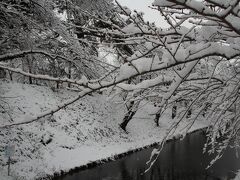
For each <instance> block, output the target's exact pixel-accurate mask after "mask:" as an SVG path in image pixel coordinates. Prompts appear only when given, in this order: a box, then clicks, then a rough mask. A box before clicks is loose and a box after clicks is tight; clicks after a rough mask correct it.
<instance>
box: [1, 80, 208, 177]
mask: <svg viewBox="0 0 240 180" xmlns="http://www.w3.org/2000/svg"><path fill="white" fill-rule="evenodd" d="M0 94H1V95H0V96H1V98H0V101H1V103H0V104H1V106H2V107H0V110H1V111H0V125H3V124H6V123H9V119H12V120H14V121H23V120H24V118H25V117H27V116H29V115H37V114H38V113H41V112H43V111H44V110H46V109H48V108H51V106H56V105H57V104H58V103H60V102H62V101H64V100H67V99H69V98H71V97H74V96H76V94H77V92H72V91H67V90H59V91H57V92H53V91H52V89H50V88H48V87H44V86H36V85H27V84H19V83H14V82H8V81H0ZM116 101H117V100H108V97H106V96H105V95H99V94H92V96H86V97H84V98H83V99H81V100H79V101H78V102H76V103H74V104H72V105H70V106H68V107H67V108H65V109H62V110H60V111H59V112H57V113H55V114H53V115H52V116H51V117H49V118H47V119H46V118H45V119H42V120H40V121H37V122H34V123H31V124H28V125H21V126H17V127H12V128H10V129H1V131H0V142H1V143H0V165H1V167H0V168H1V169H2V171H4V172H6V171H7V166H6V161H7V159H6V157H4V147H5V146H6V145H7V144H8V143H11V144H14V145H15V147H16V153H15V155H14V157H13V164H12V171H13V174H14V175H15V176H18V177H19V176H22V177H25V178H27V179H34V178H39V177H42V176H46V175H47V174H49V175H52V174H54V173H55V172H60V171H61V170H63V171H68V170H70V169H71V168H74V167H78V166H81V165H84V164H87V163H89V162H91V161H96V160H100V159H103V158H108V157H112V156H114V155H116V154H120V153H124V152H126V151H129V150H133V149H135V148H140V147H143V146H146V145H150V144H152V143H154V142H159V141H161V139H162V138H163V136H164V135H165V133H166V130H167V129H168V127H169V126H170V124H171V123H172V122H173V120H171V119H170V118H169V117H170V115H169V116H168V114H166V115H165V116H164V117H163V118H162V120H161V122H160V127H155V124H154V122H153V118H154V117H153V116H152V115H151V114H152V111H153V110H154V108H153V106H152V105H150V104H148V103H146V102H144V103H143V104H141V105H140V106H141V109H140V110H139V111H138V113H137V114H136V115H135V117H134V119H133V120H132V121H131V122H130V123H129V125H128V127H127V130H128V132H129V133H128V134H127V133H125V132H124V131H123V130H122V129H120V128H119V123H120V122H121V120H122V118H123V115H124V107H123V106H122V105H120V104H118V103H116ZM3 107H4V108H3ZM205 124H206V123H205ZM185 125H186V123H184V124H183V125H182V127H183V126H185ZM204 126H205V125H204V123H203V122H197V123H196V124H195V126H194V127H193V128H192V130H194V129H197V128H201V127H204ZM180 129H181V128H179V130H178V131H177V133H179V132H180ZM181 133H182V132H181ZM2 177H3V176H1V177H0V180H2Z"/></svg>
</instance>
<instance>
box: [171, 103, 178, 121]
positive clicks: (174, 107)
mask: <svg viewBox="0 0 240 180" xmlns="http://www.w3.org/2000/svg"><path fill="white" fill-rule="evenodd" d="M176 115H177V106H176V105H174V106H173V107H172V119H174V118H175V117H176Z"/></svg>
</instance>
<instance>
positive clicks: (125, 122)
mask: <svg viewBox="0 0 240 180" xmlns="http://www.w3.org/2000/svg"><path fill="white" fill-rule="evenodd" d="M135 114H136V111H128V113H127V114H126V115H125V116H124V118H123V122H122V123H121V124H120V127H121V128H122V129H123V130H124V131H126V127H127V125H128V123H129V122H130V121H131V119H132V118H133V116H134V115H135Z"/></svg>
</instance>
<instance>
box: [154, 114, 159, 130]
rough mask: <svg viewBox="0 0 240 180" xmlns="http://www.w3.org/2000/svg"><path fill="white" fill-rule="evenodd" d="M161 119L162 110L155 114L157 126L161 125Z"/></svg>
mask: <svg viewBox="0 0 240 180" xmlns="http://www.w3.org/2000/svg"><path fill="white" fill-rule="evenodd" d="M159 119H160V112H159V113H157V114H156V115H155V118H154V122H155V123H156V126H157V127H158V126H159Z"/></svg>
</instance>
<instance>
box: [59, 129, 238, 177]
mask: <svg viewBox="0 0 240 180" xmlns="http://www.w3.org/2000/svg"><path fill="white" fill-rule="evenodd" d="M205 140H206V139H205V136H204V135H203V133H202V132H196V133H193V134H191V135H187V136H186V137H185V138H184V139H183V140H181V141H180V140H178V141H172V142H169V143H167V144H166V145H165V147H164V149H163V151H162V152H161V155H160V158H158V160H157V161H156V163H155V164H154V166H153V168H152V169H151V170H150V171H149V172H147V173H146V174H143V175H141V174H142V173H143V172H144V170H145V168H146V164H145V163H146V161H148V160H149V156H150V154H151V151H152V149H153V148H148V149H144V150H142V151H139V152H136V153H133V154H130V155H128V156H126V157H123V158H121V159H119V160H116V161H113V162H108V163H105V164H103V165H100V166H98V167H94V168H91V169H87V170H82V171H79V172H76V173H73V174H68V175H65V176H63V177H58V178H56V179H55V180H228V179H232V178H234V177H235V172H236V171H237V170H238V169H240V159H237V158H236V151H235V150H234V149H230V148H229V149H227V151H226V153H225V154H224V156H223V157H222V158H221V159H220V160H218V161H217V162H216V163H215V164H214V165H213V166H212V167H211V168H209V169H206V167H207V165H208V164H209V162H210V161H211V158H212V156H209V155H207V154H202V148H203V145H204V143H205ZM239 153H240V151H239Z"/></svg>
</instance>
